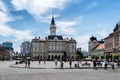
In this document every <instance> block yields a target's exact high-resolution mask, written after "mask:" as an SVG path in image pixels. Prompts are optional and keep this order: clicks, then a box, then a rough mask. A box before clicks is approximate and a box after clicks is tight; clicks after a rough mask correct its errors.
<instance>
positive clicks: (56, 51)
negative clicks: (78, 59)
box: [31, 16, 76, 60]
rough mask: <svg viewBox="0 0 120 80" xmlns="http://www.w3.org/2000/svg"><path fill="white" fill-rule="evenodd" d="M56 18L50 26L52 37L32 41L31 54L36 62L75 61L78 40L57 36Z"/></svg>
mask: <svg viewBox="0 0 120 80" xmlns="http://www.w3.org/2000/svg"><path fill="white" fill-rule="evenodd" d="M56 29H57V28H56V25H55V20H54V16H52V20H51V24H50V28H49V30H50V35H48V36H47V37H45V39H41V38H40V37H38V38H37V37H35V38H34V39H32V41H31V54H32V57H33V58H34V59H36V60H40V59H41V60H43V59H44V60H54V59H58V60H65V59H74V58H75V53H76V40H74V39H73V38H70V39H69V38H66V39H64V38H63V36H61V35H57V34H56Z"/></svg>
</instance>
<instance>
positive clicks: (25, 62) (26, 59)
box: [25, 59, 27, 68]
mask: <svg viewBox="0 0 120 80" xmlns="http://www.w3.org/2000/svg"><path fill="white" fill-rule="evenodd" d="M25 68H27V59H25Z"/></svg>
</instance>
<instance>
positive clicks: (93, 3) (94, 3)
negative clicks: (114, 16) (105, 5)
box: [86, 1, 98, 10]
mask: <svg viewBox="0 0 120 80" xmlns="http://www.w3.org/2000/svg"><path fill="white" fill-rule="evenodd" d="M96 6H98V3H97V2H96V1H94V2H92V3H90V4H89V5H88V6H87V8H86V9H87V10H90V9H93V8H94V7H96Z"/></svg>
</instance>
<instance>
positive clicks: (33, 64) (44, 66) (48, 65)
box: [9, 61, 111, 69]
mask: <svg viewBox="0 0 120 80" xmlns="http://www.w3.org/2000/svg"><path fill="white" fill-rule="evenodd" d="M82 63H84V62H82ZM75 64H78V62H77V61H74V62H72V66H71V68H70V66H69V62H64V66H63V68H64V69H93V64H92V62H90V66H88V65H85V66H82V64H81V63H79V68H77V67H75ZM9 67H12V68H25V63H22V64H15V61H14V62H13V64H11V65H10V66H9ZM97 67H98V69H103V65H102V66H97ZM108 68H111V66H110V65H109V66H108ZM29 69H61V68H60V62H59V61H58V64H57V66H56V65H55V62H54V61H46V62H45V63H44V62H43V61H41V63H40V64H39V62H38V61H33V62H32V61H31V65H30V68H29Z"/></svg>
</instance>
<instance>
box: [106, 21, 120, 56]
mask: <svg viewBox="0 0 120 80" xmlns="http://www.w3.org/2000/svg"><path fill="white" fill-rule="evenodd" d="M104 41H105V53H106V55H112V54H114V53H118V54H120V21H119V22H118V23H117V24H116V26H115V28H114V30H113V32H112V33H111V34H109V36H107V37H106V38H105V39H104Z"/></svg>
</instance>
